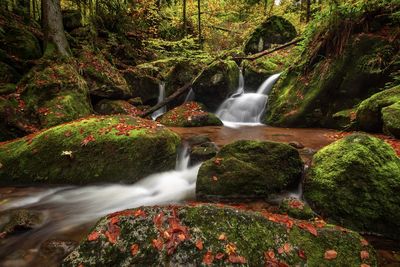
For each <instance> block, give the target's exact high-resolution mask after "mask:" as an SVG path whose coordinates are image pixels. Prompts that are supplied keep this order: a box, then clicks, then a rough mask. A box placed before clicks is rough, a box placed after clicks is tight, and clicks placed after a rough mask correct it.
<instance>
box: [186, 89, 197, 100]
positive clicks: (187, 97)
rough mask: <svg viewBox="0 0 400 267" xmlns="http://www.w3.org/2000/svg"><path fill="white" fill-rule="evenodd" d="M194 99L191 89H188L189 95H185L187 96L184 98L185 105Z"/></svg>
mask: <svg viewBox="0 0 400 267" xmlns="http://www.w3.org/2000/svg"><path fill="white" fill-rule="evenodd" d="M195 97H196V95H195V94H194V91H193V89H192V88H190V91H189V93H188V94H187V96H186V98H185V103H186V102H190V101H193V100H194V98H195Z"/></svg>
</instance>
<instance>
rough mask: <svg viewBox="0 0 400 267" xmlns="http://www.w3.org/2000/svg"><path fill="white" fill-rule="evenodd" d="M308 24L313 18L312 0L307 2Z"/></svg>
mask: <svg viewBox="0 0 400 267" xmlns="http://www.w3.org/2000/svg"><path fill="white" fill-rule="evenodd" d="M306 12H307V13H306V22H307V23H308V22H309V21H310V18H311V0H307V11H306Z"/></svg>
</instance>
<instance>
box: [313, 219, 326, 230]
mask: <svg viewBox="0 0 400 267" xmlns="http://www.w3.org/2000/svg"><path fill="white" fill-rule="evenodd" d="M325 225H326V222H325V221H324V220H322V219H316V220H315V226H316V227H317V228H323V227H325Z"/></svg>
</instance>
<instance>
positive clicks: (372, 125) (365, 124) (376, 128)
mask: <svg viewBox="0 0 400 267" xmlns="http://www.w3.org/2000/svg"><path fill="white" fill-rule="evenodd" d="M398 101H400V86H396V87H394V88H391V89H388V90H384V91H382V92H380V93H377V94H375V95H373V96H371V97H370V98H368V99H366V100H364V101H363V102H361V103H360V105H359V107H358V109H357V116H356V121H357V125H358V127H359V128H360V129H361V130H364V131H369V132H382V126H383V121H382V109H383V108H384V107H387V106H390V105H392V104H394V103H396V102H398Z"/></svg>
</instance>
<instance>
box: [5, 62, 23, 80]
mask: <svg viewBox="0 0 400 267" xmlns="http://www.w3.org/2000/svg"><path fill="white" fill-rule="evenodd" d="M20 78H21V75H20V74H19V73H18V72H17V71H16V70H15V69H14V68H13V67H11V66H10V65H8V64H6V63H4V62H1V61H0V84H8V83H17V82H18V81H19V79H20Z"/></svg>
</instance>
